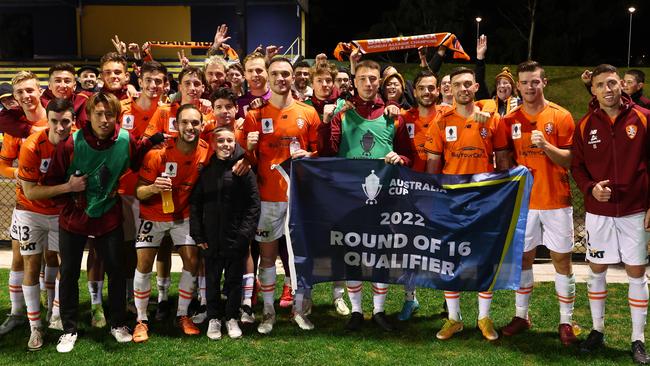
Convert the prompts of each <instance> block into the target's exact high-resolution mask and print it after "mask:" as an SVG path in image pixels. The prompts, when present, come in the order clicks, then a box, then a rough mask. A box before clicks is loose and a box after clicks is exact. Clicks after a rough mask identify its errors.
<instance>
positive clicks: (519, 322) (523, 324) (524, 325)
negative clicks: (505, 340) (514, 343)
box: [501, 316, 532, 337]
mask: <svg viewBox="0 0 650 366" xmlns="http://www.w3.org/2000/svg"><path fill="white" fill-rule="evenodd" d="M531 326H532V323H531V322H530V318H528V319H524V318H520V317H518V316H515V317H513V318H512V320H511V321H510V323H508V325H506V326H505V327H503V328H501V333H502V334H503V335H504V336H506V337H510V336H513V335H515V334H519V333H521V332H523V331H526V330H528V329H530V327H531Z"/></svg>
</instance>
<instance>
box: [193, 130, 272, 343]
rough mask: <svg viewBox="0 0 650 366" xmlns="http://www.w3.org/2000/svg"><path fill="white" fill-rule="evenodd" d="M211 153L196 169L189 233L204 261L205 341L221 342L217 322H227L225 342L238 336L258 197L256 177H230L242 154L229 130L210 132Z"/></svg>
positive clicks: (257, 215) (256, 218) (255, 226)
mask: <svg viewBox="0 0 650 366" xmlns="http://www.w3.org/2000/svg"><path fill="white" fill-rule="evenodd" d="M213 138H214V144H213V147H214V149H215V153H214V155H212V157H211V158H210V161H209V162H208V164H207V165H206V166H205V167H204V168H203V170H202V171H201V176H200V177H199V180H198V182H197V183H196V186H195V187H194V190H193V191H192V195H191V197H190V235H191V236H192V238H193V239H194V241H196V243H198V246H199V247H200V248H201V249H202V251H201V252H202V254H203V257H204V259H205V276H206V292H207V301H208V305H207V310H208V319H210V323H209V325H208V332H207V336H208V338H210V339H215V340H216V339H220V338H221V321H220V319H222V318H225V319H226V328H227V330H228V336H229V337H230V338H239V337H241V335H242V332H241V329H240V328H239V325H238V323H237V319H238V318H239V307H240V305H241V290H242V287H241V286H242V285H241V282H242V281H241V279H242V275H243V274H244V259H245V258H246V255H247V254H248V243H249V242H250V240H251V238H252V237H253V235H254V233H255V229H256V228H257V222H258V220H259V216H260V197H259V191H258V189H257V181H256V178H255V174H254V173H253V172H252V171H249V172H248V173H247V174H245V175H243V176H237V175H235V174H233V173H232V167H233V165H234V164H235V162H237V161H238V160H239V159H241V158H242V156H243V155H244V150H243V149H242V148H241V147H240V146H239V145H237V143H235V135H234V133H233V131H232V130H231V129H230V128H228V127H219V128H217V129H216V130H215V131H214V135H213ZM221 272H225V279H224V289H227V290H226V291H227V293H226V294H225V295H226V296H227V300H226V304H225V314H224V311H223V310H222V309H224V307H223V306H220V305H221V304H220V302H221V301H222V300H221V288H220V283H221Z"/></svg>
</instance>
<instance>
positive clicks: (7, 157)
mask: <svg viewBox="0 0 650 366" xmlns="http://www.w3.org/2000/svg"><path fill="white" fill-rule="evenodd" d="M46 128H47V119H42V120H38V121H36V122H34V124H32V128H31V130H30V131H29V134H30V135H32V134H34V133H37V132H40V131H43V130H44V129H46ZM24 140H25V139H24V138H20V137H15V136H12V135H9V134H5V136H4V139H3V141H2V149H1V150H0V165H2V166H3V169H0V171H2V175H3V176H4V177H5V178H12V179H13V178H14V171H15V169H14V168H11V166H12V164H13V162H14V160H16V159H18V154H19V153H20V146H21V145H22V143H23V141H24ZM4 168H6V169H4ZM17 191H18V188H16V192H17Z"/></svg>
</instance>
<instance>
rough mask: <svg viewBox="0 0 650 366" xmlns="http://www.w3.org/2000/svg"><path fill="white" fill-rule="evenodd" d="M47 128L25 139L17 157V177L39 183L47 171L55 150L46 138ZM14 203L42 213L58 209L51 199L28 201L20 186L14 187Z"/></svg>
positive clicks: (54, 212)
mask: <svg viewBox="0 0 650 366" xmlns="http://www.w3.org/2000/svg"><path fill="white" fill-rule="evenodd" d="M48 131H49V129H45V130H43V131H40V132H37V133H34V134H32V135H30V136H29V137H27V139H25V142H23V144H22V146H21V148H20V155H19V157H18V178H19V179H20V180H24V181H26V182H32V183H36V184H40V183H41V180H42V179H43V177H44V176H45V173H47V170H48V168H49V167H50V163H51V161H52V155H54V151H55V150H56V145H53V144H52V143H51V142H50V140H49V139H48V136H47V133H48ZM16 203H17V205H18V206H19V207H21V209H24V210H27V211H31V212H36V213H39V214H43V215H58V214H59V209H58V208H57V207H56V204H55V203H54V201H53V200H51V199H44V200H33V201H30V200H28V199H27V197H25V193H24V192H23V189H22V187H21V186H18V189H16Z"/></svg>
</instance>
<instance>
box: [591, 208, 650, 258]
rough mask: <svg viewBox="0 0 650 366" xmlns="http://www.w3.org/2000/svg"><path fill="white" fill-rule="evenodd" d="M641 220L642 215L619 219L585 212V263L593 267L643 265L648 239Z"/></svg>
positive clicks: (643, 214) (643, 215)
mask: <svg viewBox="0 0 650 366" xmlns="http://www.w3.org/2000/svg"><path fill="white" fill-rule="evenodd" d="M644 218H645V213H644V212H642V213H638V214H634V215H629V216H623V217H610V216H601V215H594V214H590V213H589V212H587V215H586V217H585V228H586V229H587V255H586V258H587V260H588V261H589V262H592V263H597V264H616V263H621V262H623V263H625V264H628V265H633V266H635V265H644V264H646V263H647V262H648V247H647V243H648V238H647V235H646V232H645V228H644V225H643V219H644Z"/></svg>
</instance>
